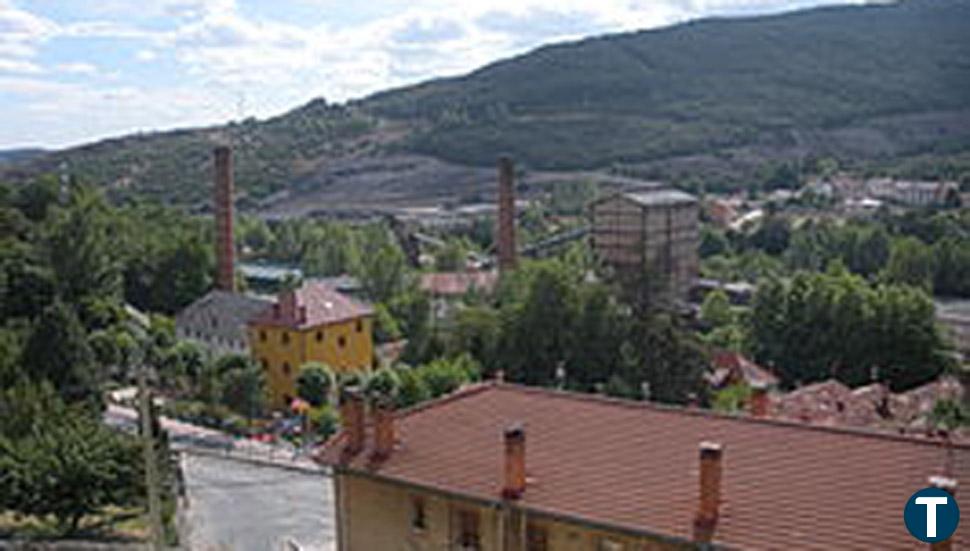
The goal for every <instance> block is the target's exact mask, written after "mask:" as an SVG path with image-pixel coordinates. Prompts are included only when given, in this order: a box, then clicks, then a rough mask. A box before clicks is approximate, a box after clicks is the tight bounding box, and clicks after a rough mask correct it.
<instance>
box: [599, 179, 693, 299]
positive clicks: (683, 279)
mask: <svg viewBox="0 0 970 551" xmlns="http://www.w3.org/2000/svg"><path fill="white" fill-rule="evenodd" d="M698 211H699V208H698V203H697V199H696V198H695V197H694V196H692V195H690V194H687V193H684V192H681V191H677V190H671V189H646V190H642V191H631V192H623V193H618V194H615V195H611V196H609V197H605V198H603V199H600V200H599V201H597V202H595V203H593V206H592V217H593V250H594V252H595V253H596V255H597V257H598V258H599V259H600V260H601V261H602V262H603V263H604V264H606V265H608V266H610V267H611V268H612V269H613V271H614V273H615V275H616V276H617V277H618V278H619V279H620V280H621V281H630V282H636V281H638V280H639V279H640V278H643V277H647V278H649V280H650V281H651V282H652V283H654V284H656V285H657V288H658V289H660V290H662V291H663V293H664V294H666V295H670V296H673V297H678V298H683V297H685V296H686V295H687V293H688V291H689V290H690V288H691V286H692V285H693V283H694V280H695V279H696V278H697V275H698V272H699V267H700V260H699V257H698V250H697V249H698V246H699V243H700V242H699V239H700V237H699V236H700V234H699V230H698Z"/></svg>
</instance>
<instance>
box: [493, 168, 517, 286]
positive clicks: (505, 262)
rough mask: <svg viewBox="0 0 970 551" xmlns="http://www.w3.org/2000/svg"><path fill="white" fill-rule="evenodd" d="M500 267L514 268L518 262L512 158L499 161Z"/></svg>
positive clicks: (503, 268)
mask: <svg viewBox="0 0 970 551" xmlns="http://www.w3.org/2000/svg"><path fill="white" fill-rule="evenodd" d="M497 233H498V267H499V270H500V271H503V272H504V271H506V270H513V269H515V266H516V264H518V258H517V256H516V251H515V167H514V166H513V165H512V159H510V158H508V157H501V158H500V159H499V161H498V228H497Z"/></svg>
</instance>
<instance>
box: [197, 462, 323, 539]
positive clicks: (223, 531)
mask: <svg viewBox="0 0 970 551" xmlns="http://www.w3.org/2000/svg"><path fill="white" fill-rule="evenodd" d="M184 469H185V471H184V472H185V484H186V490H187V494H188V505H189V506H188V508H187V509H185V519H186V521H187V522H186V525H187V530H186V532H187V540H188V544H189V545H188V547H190V548H191V549H193V550H201V551H209V550H220V551H222V550H234V551H248V550H253V551H271V550H277V549H286V547H285V546H284V543H285V542H286V541H287V540H290V541H292V542H294V543H296V544H297V545H298V546H299V547H298V548H299V549H303V550H307V551H309V550H328V551H329V550H332V549H335V543H334V541H335V540H334V537H335V533H336V529H335V526H334V513H333V511H334V508H333V492H332V486H331V484H330V478H328V477H327V476H325V475H323V474H320V473H311V472H305V471H300V470H294V469H283V468H279V467H273V466H260V465H254V464H250V463H246V462H242V461H237V460H232V459H223V458H219V457H213V456H210V455H197V454H193V453H186V454H185V461H184ZM293 549H296V547H294V548H293Z"/></svg>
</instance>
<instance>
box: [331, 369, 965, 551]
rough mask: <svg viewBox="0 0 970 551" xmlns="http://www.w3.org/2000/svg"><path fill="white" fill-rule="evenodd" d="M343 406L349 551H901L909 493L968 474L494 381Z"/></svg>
mask: <svg viewBox="0 0 970 551" xmlns="http://www.w3.org/2000/svg"><path fill="white" fill-rule="evenodd" d="M341 408H342V417H343V419H344V426H343V429H342V431H341V432H340V433H339V434H338V435H337V436H336V437H334V438H333V439H331V440H330V441H329V442H328V444H327V445H326V446H325V447H324V448H323V449H322V451H321V453H320V454H319V459H320V460H321V461H323V462H324V463H326V464H328V465H331V466H332V467H333V469H334V476H333V478H332V480H333V484H334V487H335V496H336V504H337V507H338V512H337V532H338V546H337V547H338V549H340V550H358V549H414V550H432V549H475V550H480V551H491V550H516V551H518V550H528V551H533V550H553V549H554V550H588V549H595V550H611V551H613V550H651V551H658V550H667V549H670V550H674V549H694V548H698V547H699V548H714V549H718V548H728V549H730V548H734V549H902V548H906V549H908V548H912V547H915V546H916V543H915V542H914V540H913V539H912V536H910V534H909V533H908V532H907V530H906V528H905V526H904V524H903V522H902V520H901V513H900V511H901V508H902V504H904V503H905V501H906V499H907V498H908V496H909V495H910V494H911V492H912V491H913V489H914V488H923V487H926V486H928V485H931V484H934V483H935V484H937V485H941V486H945V485H952V484H955V483H957V482H958V481H960V480H968V476H970V447H968V446H966V445H963V444H960V443H953V442H951V443H949V444H948V445H941V443H940V442H939V441H937V440H929V439H919V438H912V437H905V436H898V435H890V434H880V433H873V432H868V431H863V430H857V429H847V428H836V427H820V426H814V425H807V424H802V423H792V422H784V421H779V420H774V419H763V418H758V417H755V416H745V415H740V416H739V415H725V414H718V413H714V412H710V411H706V410H699V409H691V408H687V409H680V408H672V407H669V406H657V405H653V404H650V403H645V402H632V401H625V400H617V399H612V398H603V397H598V396H593V395H585V394H575V393H570V392H564V391H560V390H551V389H541V388H530V387H522V386H516V385H510V384H505V383H502V382H499V381H491V382H486V383H481V384H478V385H473V386H470V387H466V388H464V389H461V390H459V391H458V392H456V393H454V394H452V395H449V396H446V397H444V398H441V399H438V400H436V401H432V402H429V403H427V404H424V405H422V406H419V407H417V408H413V409H410V410H406V411H402V412H398V413H395V412H393V411H391V410H390V409H389V406H388V405H387V404H384V403H380V402H379V403H375V404H372V405H371V407H369V408H368V407H365V404H364V400H363V399H362V398H361V396H360V395H359V394H356V393H354V392H348V393H347V394H346V395H345V396H344V399H343V401H342V406H341ZM833 493H835V494H837V496H838V497H837V499H836V502H837V503H836V504H834V502H833ZM846 503H851V506H841V505H838V504H846ZM951 543H952V546H953V548H959V547H961V546H966V545H968V544H970V539H968V536H967V534H966V533H965V532H960V531H958V532H957V533H956V535H955V536H954V537H953V538H951Z"/></svg>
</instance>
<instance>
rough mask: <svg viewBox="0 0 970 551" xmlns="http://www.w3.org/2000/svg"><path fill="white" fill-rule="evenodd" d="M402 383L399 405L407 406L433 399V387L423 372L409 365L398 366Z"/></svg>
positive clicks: (398, 396) (399, 392)
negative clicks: (429, 386) (429, 384)
mask: <svg viewBox="0 0 970 551" xmlns="http://www.w3.org/2000/svg"><path fill="white" fill-rule="evenodd" d="M398 376H399V379H400V385H399V387H398V393H397V404H396V405H397V407H399V408H406V407H411V406H413V405H415V404H420V403H421V402H424V401H426V400H430V399H431V389H429V388H428V383H427V382H425V379H424V377H423V376H422V374H421V372H420V371H419V370H417V369H413V368H410V367H407V366H403V367H399V368H398Z"/></svg>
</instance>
